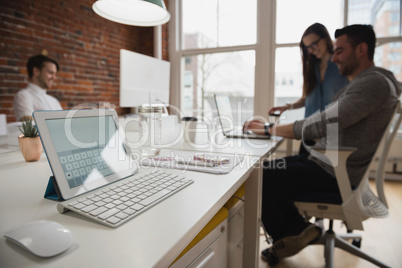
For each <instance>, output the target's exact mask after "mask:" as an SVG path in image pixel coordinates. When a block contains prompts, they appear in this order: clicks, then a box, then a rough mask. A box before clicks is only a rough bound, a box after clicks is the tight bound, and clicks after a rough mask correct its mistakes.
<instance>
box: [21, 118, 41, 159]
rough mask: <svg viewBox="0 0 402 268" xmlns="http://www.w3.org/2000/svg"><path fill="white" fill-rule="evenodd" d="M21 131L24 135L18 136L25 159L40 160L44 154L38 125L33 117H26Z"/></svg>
mask: <svg viewBox="0 0 402 268" xmlns="http://www.w3.org/2000/svg"><path fill="white" fill-rule="evenodd" d="M20 131H21V132H22V135H19V136H18V144H19V145H20V149H21V152H22V155H23V156H24V159H25V161H27V162H33V161H38V160H39V159H40V157H41V155H42V143H41V141H40V138H39V135H38V130H37V129H36V126H35V125H33V124H32V118H26V119H24V121H23V122H22V127H20Z"/></svg>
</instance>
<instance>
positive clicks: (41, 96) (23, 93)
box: [14, 54, 63, 121]
mask: <svg viewBox="0 0 402 268" xmlns="http://www.w3.org/2000/svg"><path fill="white" fill-rule="evenodd" d="M27 70H28V85H27V87H26V88H24V89H21V90H20V91H18V93H17V94H16V95H15V97H14V112H15V117H16V118H17V120H20V121H23V120H25V119H30V118H32V113H33V112H34V111H36V110H62V109H63V108H62V107H61V105H60V102H59V101H58V100H57V99H56V98H55V97H52V96H50V95H48V94H47V93H46V90H47V89H50V88H51V87H52V85H53V83H54V81H56V74H57V72H58V71H59V65H58V63H57V62H56V61H55V60H53V59H51V58H49V57H46V56H44V55H40V54H39V55H36V56H32V57H31V58H29V60H28V63H27Z"/></svg>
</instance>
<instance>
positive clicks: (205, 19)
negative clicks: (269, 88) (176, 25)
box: [178, 0, 257, 119]
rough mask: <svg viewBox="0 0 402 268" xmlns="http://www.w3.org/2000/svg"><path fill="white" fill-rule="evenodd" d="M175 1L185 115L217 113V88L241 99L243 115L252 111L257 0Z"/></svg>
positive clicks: (181, 98)
mask: <svg viewBox="0 0 402 268" xmlns="http://www.w3.org/2000/svg"><path fill="white" fill-rule="evenodd" d="M179 3H181V11H182V12H181V13H180V14H182V16H180V21H181V31H179V32H178V34H179V35H178V37H179V38H178V47H179V50H180V53H179V54H178V55H180V58H181V61H180V66H181V68H180V72H179V73H180V77H181V85H180V107H181V111H182V112H183V114H184V115H186V116H198V117H201V118H202V117H204V116H210V117H213V116H215V115H216V112H215V105H214V101H213V94H215V93H217V94H226V95H229V96H230V97H231V100H232V101H236V100H239V101H240V102H242V103H244V104H245V105H244V106H243V107H242V108H243V110H242V114H243V115H244V117H247V116H248V117H249V116H251V115H252V114H253V110H254V108H253V98H254V88H255V87H254V77H255V71H254V70H255V44H256V39H257V31H256V29H257V16H256V12H257V5H256V3H257V1H256V0H249V1H247V5H245V4H244V1H242V0H231V1H227V0H205V1H198V0H181V1H179ZM239 18H241V19H239ZM247 99H249V101H247ZM245 100H246V101H245ZM242 117H243V116H242ZM245 119H247V118H245Z"/></svg>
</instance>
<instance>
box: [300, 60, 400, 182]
mask: <svg viewBox="0 0 402 268" xmlns="http://www.w3.org/2000/svg"><path fill="white" fill-rule="evenodd" d="M384 75H385V76H386V77H388V78H389V80H390V81H392V83H393V84H394V85H395V87H394V88H393V89H391V87H390V85H389V82H388V81H389V80H387V79H386V78H385V77H384ZM401 90H402V86H401V84H400V83H399V82H397V81H396V79H395V77H394V76H393V74H392V73H391V72H389V71H387V70H385V69H382V68H379V67H370V68H368V69H366V70H364V71H363V72H361V73H360V74H359V75H358V76H356V77H355V78H354V79H353V80H352V81H350V83H349V85H347V86H346V87H345V88H343V89H342V90H341V91H340V92H339V93H338V94H337V95H336V96H335V98H334V101H333V102H332V103H331V104H330V105H328V107H327V108H326V109H325V111H323V112H321V113H319V112H317V113H315V114H313V115H312V116H310V117H308V118H306V119H304V120H300V121H296V122H295V124H294V127H293V132H294V134H295V137H296V139H302V138H303V139H318V141H317V143H316V146H318V147H326V146H328V147H334V146H335V147H336V146H340V147H354V148H357V150H356V151H355V152H353V153H352V154H351V155H350V157H349V158H348V160H347V170H348V174H349V178H350V181H351V184H352V185H353V186H357V185H358V184H359V183H360V181H361V179H362V178H363V176H364V174H365V172H366V170H367V168H368V166H369V164H370V162H371V159H372V158H373V156H374V154H375V151H376V149H377V147H378V145H379V143H380V141H381V138H382V135H383V133H384V131H385V128H386V127H387V125H388V123H389V121H390V119H391V116H392V113H393V111H394V108H395V105H396V103H397V100H398V97H399V95H400V93H401ZM311 159H312V160H313V161H315V162H316V163H317V164H319V165H320V166H322V167H323V168H324V169H325V170H326V171H327V172H329V173H330V174H332V175H334V169H333V167H332V166H331V165H329V161H328V159H326V158H325V157H324V158H323V155H321V156H320V157H314V156H311Z"/></svg>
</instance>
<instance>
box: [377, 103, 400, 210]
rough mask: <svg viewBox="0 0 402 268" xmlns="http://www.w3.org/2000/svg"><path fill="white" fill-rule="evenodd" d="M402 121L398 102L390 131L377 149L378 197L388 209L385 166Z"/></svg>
mask: <svg viewBox="0 0 402 268" xmlns="http://www.w3.org/2000/svg"><path fill="white" fill-rule="evenodd" d="M401 121H402V106H401V102H400V101H398V103H397V104H396V107H395V111H394V115H393V117H392V119H391V121H390V122H389V124H388V127H387V129H388V131H385V133H384V135H383V138H382V141H381V144H380V145H379V147H378V149H377V155H380V158H379V163H378V167H377V171H376V173H375V183H376V189H377V195H378V198H379V199H380V201H381V202H382V203H383V204H384V205H385V206H386V207H388V204H387V199H386V197H385V193H384V178H385V165H386V163H387V158H388V153H389V149H390V148H391V144H392V142H393V140H394V138H395V136H396V133H397V132H398V130H399V127H400V125H401Z"/></svg>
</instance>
